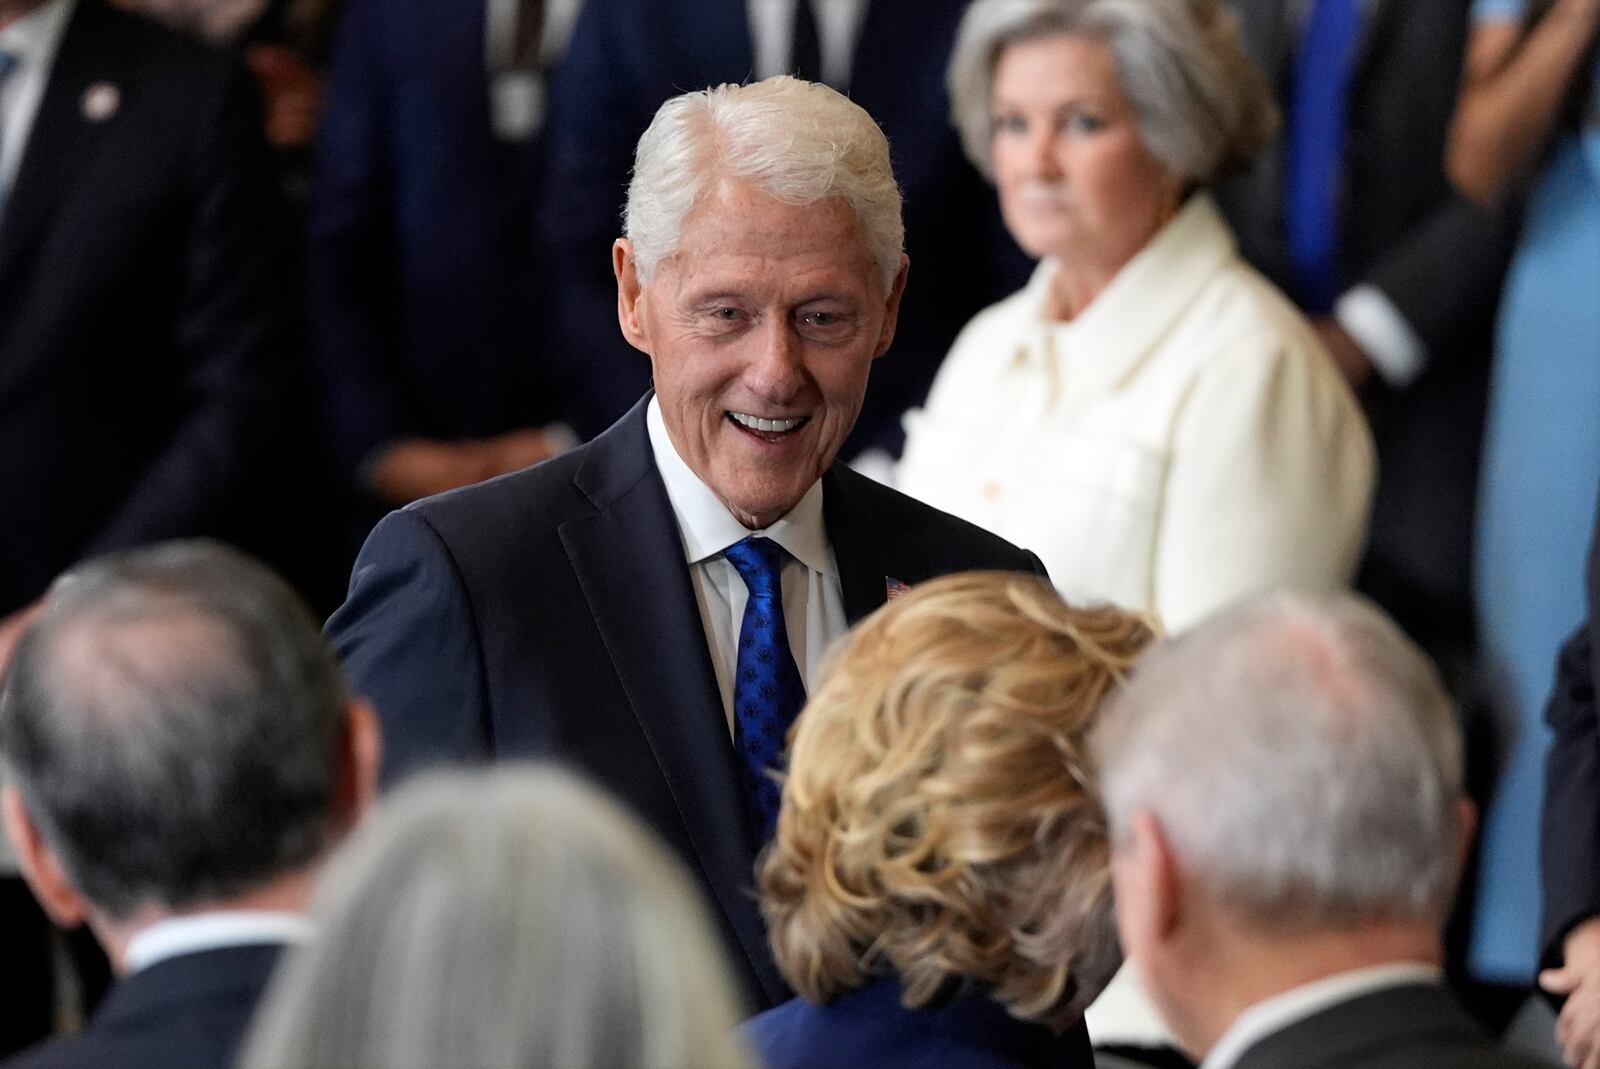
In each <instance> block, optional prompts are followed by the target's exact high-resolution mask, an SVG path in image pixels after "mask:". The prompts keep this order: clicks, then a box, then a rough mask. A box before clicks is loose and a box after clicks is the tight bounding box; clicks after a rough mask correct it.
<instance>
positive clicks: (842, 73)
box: [746, 0, 871, 89]
mask: <svg viewBox="0 0 1600 1069" xmlns="http://www.w3.org/2000/svg"><path fill="white" fill-rule="evenodd" d="M798 2H799V0H746V3H747V8H746V10H747V11H748V12H749V17H750V37H751V41H750V44H751V50H752V52H753V53H754V55H755V64H756V69H755V76H756V78H757V79H758V80H759V79H761V78H770V77H772V76H773V75H774V74H784V73H786V72H787V71H788V70H789V57H790V55H791V54H792V52H793V49H794V12H795V5H796V4H797V3H798ZM870 2H871V0H811V4H812V9H813V10H814V11H816V13H817V43H818V44H819V45H820V46H821V48H822V80H823V81H825V82H827V83H828V84H829V85H831V86H834V87H836V88H838V89H846V88H848V87H849V85H850V72H851V70H852V69H854V66H855V57H856V41H857V40H859V39H860V37H861V22H862V20H863V19H865V18H866V15H867V4H868V3H870Z"/></svg>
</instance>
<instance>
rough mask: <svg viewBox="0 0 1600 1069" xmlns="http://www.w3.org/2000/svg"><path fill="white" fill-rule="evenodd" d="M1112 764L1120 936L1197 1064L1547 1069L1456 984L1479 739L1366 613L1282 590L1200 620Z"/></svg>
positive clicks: (1132, 702)
mask: <svg viewBox="0 0 1600 1069" xmlns="http://www.w3.org/2000/svg"><path fill="white" fill-rule="evenodd" d="M1093 751H1094V757H1095V760H1096V763H1097V766H1098V768H1099V775H1100V787H1101V792H1102V795H1103V798H1104V802H1105V808H1106V816H1107V819H1108V821H1109V823H1110V828H1111V838H1112V859H1111V870H1112V878H1113V882H1114V886H1115V894H1116V913H1117V927H1118V930H1119V931H1120V933H1121V936H1122V943H1123V946H1124V948H1125V949H1126V950H1127V953H1128V957H1129V961H1130V962H1131V963H1132V964H1133V966H1134V967H1135V968H1136V969H1137V970H1138V972H1139V974H1140V976H1141V978H1142V979H1143V982H1144V985H1145V987H1146V989H1147V990H1148V991H1149V992H1150V993H1151V995H1152V997H1153V999H1154V1001H1155V1004H1156V1005H1157V1006H1158V1007H1159V1008H1160V1010H1161V1013H1162V1015H1163V1016H1164V1017H1165V1018H1166V1020H1167V1023H1168V1024H1169V1025H1170V1026H1171V1028H1172V1032H1173V1034H1174V1036H1176V1037H1177V1041H1178V1043H1179V1044H1180V1045H1181V1046H1182V1047H1183V1048H1184V1049H1185V1050H1187V1051H1188V1052H1189V1053H1190V1054H1192V1055H1193V1056H1194V1057H1195V1058H1196V1059H1203V1061H1201V1066H1202V1069H1536V1066H1537V1064H1538V1063H1535V1062H1533V1061H1532V1060H1530V1059H1527V1058H1523V1057H1521V1056H1518V1055H1513V1054H1509V1053H1506V1052H1504V1051H1500V1050H1497V1049H1496V1048H1495V1046H1494V1042H1493V1040H1492V1039H1491V1038H1490V1036H1489V1035H1488V1034H1487V1033H1486V1032H1484V1031H1483V1030H1482V1029H1480V1028H1479V1027H1478V1026H1477V1025H1476V1024H1475V1023H1474V1022H1473V1021H1472V1020H1471V1018H1469V1017H1468V1016H1467V1015H1466V1014H1465V1013H1464V1012H1463V1011H1462V1009H1461V1008H1460V1007H1459V1006H1458V1005H1457V1004H1456V1003H1455V1002H1454V1000H1453V999H1452V998H1451V996H1450V994H1449V993H1448V992H1447V991H1446V989H1445V987H1444V986H1443V984H1442V982H1441V980H1442V969H1441V965H1442V959H1443V942H1442V939H1441V935H1440V929H1441V927H1442V925H1443V923H1444V919H1445V917H1446V915H1447V914H1448V913H1449V910H1450V900H1451V898H1452V896H1453V894H1454V892H1455V888H1456V884H1457V881H1458V878H1459V875H1460V871H1461V864H1462V860H1463V858H1464V856H1465V854H1466V851H1467V844H1468V842H1469V840H1470V839H1471V837H1472V827H1473V809H1472V804H1471V803H1470V802H1469V801H1468V800H1467V797H1466V793H1465V790H1464V771H1463V760H1462V739H1461V732H1460V729H1459V727H1458V726H1457V724H1456V718H1455V711H1454V710H1453V709H1452V707H1451V703H1450V699H1449V698H1448V696H1447V695H1446V693H1445V690H1444V687H1443V686H1442V684H1441V682H1440V679H1439V675H1438V673H1437V671H1436V670H1435V669H1434V667H1433V665H1432V664H1430V663H1429V661H1428V659H1427V657H1426V656H1424V655H1423V653H1422V652H1421V650H1419V649H1418V648H1417V647H1416V645H1415V644H1414V643H1412V642H1411V641H1410V640H1409V639H1408V638H1406V636H1405V635H1404V634H1403V633H1402V632H1401V631H1400V629H1399V628H1398V627H1396V626H1395V625H1394V623H1393V622H1391V621H1390V620H1389V619H1388V618H1387V617H1385V616H1384V615H1383V614H1382V613H1381V612H1380V611H1378V610H1377V609H1375V608H1374V607H1373V606H1371V605H1370V604H1369V603H1367V602H1365V601H1363V600H1361V599H1359V598H1356V597H1354V596H1351V595H1344V596H1339V597H1333V598H1321V599H1313V598H1309V597H1306V596H1304V595H1296V594H1280V595H1275V596H1272V597H1269V598H1265V599H1263V600H1261V601H1258V602H1253V603H1251V604H1248V605H1245V606H1242V607H1239V608H1236V609H1234V610H1232V611H1229V612H1227V613H1225V614H1222V615H1220V616H1218V617H1215V618H1213V619H1212V620H1210V621H1208V622H1206V623H1203V624H1201V625H1199V626H1198V627H1197V628H1195V629H1194V630H1192V631H1190V632H1188V633H1187V634H1185V635H1183V636H1180V637H1179V638H1178V639H1176V640H1175V641H1174V642H1172V643H1169V644H1168V645H1166V646H1165V647H1163V648H1162V649H1159V650H1156V651H1155V652H1154V653H1152V654H1151V655H1150V656H1149V657H1147V658H1146V659H1145V660H1144V662H1143V663H1142V664H1141V665H1140V666H1139V668H1138V669H1137V670H1136V671H1135V673H1134V676H1133V680H1132V682H1130V683H1129V684H1128V685H1127V686H1126V687H1125V688H1123V690H1122V691H1121V693H1120V694H1119V695H1118V696H1116V697H1115V698H1114V699H1113V700H1112V702H1111V704H1110V707H1109V708H1107V709H1106V711H1105V713H1104V715H1102V717H1101V718H1100V725H1099V727H1098V728H1097V730H1096V733H1095V736H1094V747H1093Z"/></svg>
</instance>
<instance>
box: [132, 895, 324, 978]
mask: <svg viewBox="0 0 1600 1069" xmlns="http://www.w3.org/2000/svg"><path fill="white" fill-rule="evenodd" d="M310 938H311V922H310V921H309V920H308V919H306V917H304V916H303V915H301V914H299V913H286V912H282V911H278V910H215V911H213V912H210V913H195V914H192V915H189V916H183V917H169V918H167V919H166V920H163V921H157V922H156V923H154V924H152V925H150V926H149V927H148V928H145V929H143V930H142V931H140V932H139V933H138V934H137V935H135V936H134V937H133V938H132V939H130V940H128V950H127V955H126V957H127V961H126V965H127V967H128V971H129V972H138V971H139V970H140V969H148V968H149V967H150V966H152V965H154V964H156V963H157V962H161V961H166V960H167V959H168V958H176V957H179V956H180V955H183V954H198V953H200V952H201V951H205V950H221V949H223V948H225V947H248V946H261V945H271V944H280V943H282V944H293V943H303V942H305V941H306V940H308V939H310Z"/></svg>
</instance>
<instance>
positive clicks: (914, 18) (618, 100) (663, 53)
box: [540, 0, 1028, 468]
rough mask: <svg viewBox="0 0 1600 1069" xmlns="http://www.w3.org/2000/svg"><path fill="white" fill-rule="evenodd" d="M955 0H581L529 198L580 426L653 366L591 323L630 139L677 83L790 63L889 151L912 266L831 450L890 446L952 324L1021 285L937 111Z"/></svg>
mask: <svg viewBox="0 0 1600 1069" xmlns="http://www.w3.org/2000/svg"><path fill="white" fill-rule="evenodd" d="M966 5H967V0H650V2H648V3H641V2H639V0H588V2H587V3H586V4H585V7H584V12H583V15H582V17H581V18H580V19H579V21H578V25H577V27H576V29H575V30H574V31H573V37H572V44H571V47H570V49H569V50H568V52H567V55H566V58H565V59H564V60H563V62H562V64H561V65H560V67H559V68H558V69H557V71H556V74H555V77H554V80H553V81H552V83H551V87H550V119H549V126H548V131H547V134H546V138H545V143H544V149H545V158H546V161H547V162H546V164H545V168H546V173H545V179H546V195H545V198H544V201H543V203H542V205H541V208H540V231H541V241H542V242H543V251H542V255H543V257H544V258H545V259H546V260H547V262H549V263H550V264H551V265H552V267H553V269H552V271H551V273H550V275H549V285H550V295H549V296H550V301H551V303H550V307H551V309H552V317H551V322H552V327H553V329H554V331H555V332H556V333H555V337H556V341H555V342H554V343H553V351H554V352H555V353H556V354H558V356H560V357H561V358H562V359H564V360H565V361H566V362H567V364H568V366H570V368H571V372H570V374H569V379H571V380H572V381H574V382H576V383H577V384H578V386H579V388H580V390H581V407H582V410H583V412H584V413H586V414H585V415H584V416H583V417H582V419H581V421H580V425H579V428H578V429H579V430H580V431H581V432H582V433H583V434H585V435H589V434H594V433H597V432H598V431H600V430H602V429H603V428H605V427H606V426H607V425H608V424H610V423H611V421H612V420H614V419H616V418H617V417H618V416H620V415H621V414H622V413H623V412H625V411H627V409H628V408H629V407H630V406H631V405H632V404H633V403H634V402H635V401H636V400H638V398H639V395H640V394H641V393H642V392H643V391H644V390H645V388H646V387H647V385H648V384H649V371H650V369H649V368H648V367H647V366H646V365H645V363H644V362H643V361H641V360H639V358H638V355H637V354H636V353H634V352H632V351H631V350H629V348H628V347H627V346H626V345H624V344H623V343H622V341H621V339H620V338H616V337H613V336H611V335H609V334H606V333H602V332H597V331H596V330H594V324H596V323H598V322H601V321H602V319H603V318H604V317H605V316H608V315H610V314H611V312H612V309H613V307H614V305H615V303H616V298H615V291H614V286H613V282H612V277H611V271H610V265H609V264H608V263H607V261H606V260H605V259H604V258H603V257H601V256H598V255H597V254H596V250H597V249H600V248H601V247H603V245H604V243H605V242H607V241H609V240H610V239H611V238H612V236H613V235H615V233H616V229H617V219H618V216H619V214H620V212H621V209H622V203H623V198H624V194H625V192H626V190H627V186H628V165H629V163H630V162H631V159H632V153H633V146H634V143H635V142H636V141H637V140H638V138H639V135H640V134H641V133H642V132H643V131H644V129H645V127H646V126H647V125H649V122H650V118H651V116H652V115H654V114H655V111H656V108H657V107H659V106H660V104H661V103H662V102H663V101H665V100H666V99H668V98H669V97H672V96H675V95H677V94H678V93H680V92H682V91H683V90H684V89H686V88H697V87H701V86H707V85H717V84H720V83H723V82H740V81H745V80H751V81H754V80H758V79H763V78H767V77H770V76H772V75H776V74H794V75H797V76H799V77H801V78H803V79H806V80H807V81H814V82H824V83H826V84H828V85H830V86H832V87H834V88H835V89H838V90H839V91H840V92H843V93H844V94H846V95H847V96H849V97H850V99H851V100H853V101H855V102H856V103H857V104H859V105H861V106H862V107H863V108H865V109H866V110H867V112H868V113H869V114H870V115H871V116H872V117H873V119H874V120H875V121H876V122H877V123H878V124H879V125H880V126H881V127H883V130H884V133H885V134H886V135H887V136H888V138H889V144H890V145H892V146H893V147H894V170H895V177H896V178H897V179H898V180H899V183H900V187H901V190H902V192H903V194H904V201H905V227H906V251H907V252H908V253H909V254H910V255H911V258H912V259H913V260H915V261H916V265H917V266H916V282H915V283H914V284H913V285H912V286H911V287H910V289H909V290H908V291H907V292H908V294H909V295H908V297H907V301H908V303H907V305H906V314H905V315H904V316H903V317H902V319H901V327H900V329H899V330H898V331H897V332H896V334H895V342H894V349H893V351H892V352H891V353H890V354H889V356H888V359H886V360H883V361H881V362H879V363H878V364H877V365H875V366H874V368H873V371H872V389H871V391H869V392H868V394H867V398H866V401H865V403H864V404H863V406H862V410H861V417H860V419H858V420H857V421H856V426H855V429H854V431H852V433H851V436H850V439H849V441H847V442H846V443H845V445H844V448H843V450H842V453H841V455H842V457H843V458H844V459H845V460H846V461H850V462H852V463H853V462H856V461H857V459H858V458H859V457H860V455H861V454H862V453H863V452H864V451H868V450H870V451H872V452H873V454H874V456H875V457H876V458H877V459H876V460H875V461H873V466H874V467H875V468H882V467H883V466H885V457H886V456H892V455H895V454H898V452H899V449H900V443H901V441H902V438H903V434H902V431H901V429H900V414H901V413H902V412H904V411H905V410H906V409H907V408H908V407H910V406H912V405H915V404H917V403H919V402H920V401H921V400H922V398H923V396H924V395H925V394H926V393H927V389H928V384H929V382H931V381H932V380H933V373H934V371H935V369H936V368H937V367H938V365H939V361H940V360H941V359H943V357H944V354H945V352H946V351H947V350H948V349H949V348H950V342H951V341H952V340H953V339H954V338H955V336H956V332H957V331H958V330H959V329H960V327H961V324H962V323H964V322H966V320H967V319H968V317H970V316H971V315H972V314H973V313H974V312H976V311H977V310H978V309H980V308H982V307H983V306H984V305H986V304H988V303H989V302H991V301H994V300H997V299H998V298H1000V297H1001V296H1003V295H1004V294H1006V293H1009V292H1010V291H1011V290H1013V289H1015V288H1016V287H1017V286H1019V285H1021V284H1022V282H1023V280H1024V279H1026V277H1027V271H1028V264H1027V261H1026V259H1025V258H1024V257H1023V256H1022V254H1021V253H1019V252H1018V251H1017V248H1016V245H1015V244H1014V243H1013V242H1012V241H1011V239H1010V238H1009V237H1007V236H1006V233H1005V230H1004V228H1003V227H1002V226H1001V223H1000V219H999V216H998V213H997V212H996V210H995V205H994V201H993V198H992V197H991V196H990V195H989V193H988V191H987V190H986V189H985V188H984V183H983V180H982V178H981V177H980V176H979V175H978V173H977V172H976V171H975V170H973V168H972V166H971V165H970V164H968V163H967V161H966V160H965V159H964V158H963V157H962V154H961V147H960V144H959V143H958V142H957V140H956V137H955V135H954V133H953V132H952V131H951V130H950V128H949V125H948V124H947V123H946V122H945V120H944V113H945V91H944V68H945V64H946V62H947V60H948V59H949V56H950V46H951V42H952V40H953V39H954V37H955V30H956V24H957V23H958V22H959V20H960V18H961V13H962V11H963V10H964V9H965V8H966Z"/></svg>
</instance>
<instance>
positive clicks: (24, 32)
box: [0, 0, 77, 204]
mask: <svg viewBox="0 0 1600 1069" xmlns="http://www.w3.org/2000/svg"><path fill="white" fill-rule="evenodd" d="M76 5H77V0H50V2H49V3H47V4H45V5H44V6H43V7H41V8H38V9H36V10H34V11H30V12H29V13H28V14H26V15H24V16H23V17H22V18H20V19H18V20H17V21H16V22H13V23H12V24H11V25H9V26H7V27H6V28H5V29H3V30H0V52H9V53H11V54H12V55H13V56H16V57H17V60H18V62H17V66H16V68H15V69H14V70H12V72H11V76H10V77H9V78H7V79H6V80H5V83H4V84H3V85H0V204H3V203H4V202H5V200H6V198H7V196H8V194H9V193H10V192H11V187H12V185H13V184H15V182H16V180H17V171H18V170H20V169H21V167H22V153H23V150H24V149H25V148H26V147H27V144H28V134H29V133H30V132H31V131H32V130H33V120H34V119H35V118H37V117H38V114H39V102H40V100H42V99H43V98H44V87H45V85H46V84H47V83H48V82H49V81H50V68H51V66H52V65H53V64H54V63H55V60H56V49H57V48H59V47H60V46H61V35H62V34H63V33H65V32H66V29H67V21H68V20H69V19H70V18H71V17H72V9H73V8H74V7H75V6H76Z"/></svg>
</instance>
